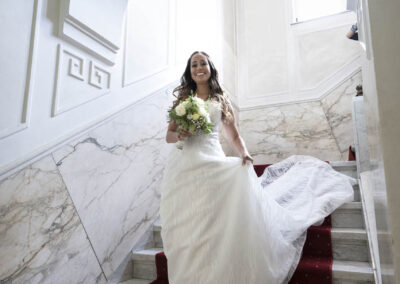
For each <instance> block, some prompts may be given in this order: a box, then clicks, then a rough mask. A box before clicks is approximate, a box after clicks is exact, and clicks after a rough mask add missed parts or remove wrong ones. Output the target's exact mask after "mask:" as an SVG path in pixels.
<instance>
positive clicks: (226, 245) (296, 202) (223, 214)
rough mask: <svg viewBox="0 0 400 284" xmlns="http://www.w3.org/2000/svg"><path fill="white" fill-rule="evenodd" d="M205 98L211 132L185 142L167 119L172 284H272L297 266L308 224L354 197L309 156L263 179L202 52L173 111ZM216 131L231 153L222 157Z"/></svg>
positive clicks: (347, 183)
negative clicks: (190, 100) (193, 99)
mask: <svg viewBox="0 0 400 284" xmlns="http://www.w3.org/2000/svg"><path fill="white" fill-rule="evenodd" d="M191 90H192V91H193V92H194V93H195V95H196V96H197V97H198V98H201V99H203V100H205V101H206V104H208V110H209V112H210V117H211V120H212V121H213V123H214V125H215V126H214V129H213V131H212V133H210V134H199V135H195V136H192V135H191V134H190V133H189V132H187V131H184V130H180V129H179V131H178V125H176V124H175V123H174V122H173V121H170V122H169V126H168V131H167V135H166V141H167V142H168V143H176V142H178V141H183V148H182V149H178V148H176V147H174V148H173V149H172V150H171V152H170V154H169V156H168V159H167V166H166V169H165V172H164V179H163V182H162V191H161V208H160V218H161V223H162V230H161V237H162V240H163V245H164V253H165V256H166V257H167V260H168V277H169V282H170V283H171V284H188V283H190V284H208V283H210V284H211V283H212V284H215V283H219V284H221V283H225V284H253V283H254V284H255V283H257V284H258V283H268V284H275V283H276V284H280V283H287V282H288V281H289V280H290V277H291V276H292V274H293V272H294V271H295V269H296V267H297V264H298V262H299V259H300V256H301V252H302V248H303V245H304V241H305V237H306V231H307V228H308V227H309V226H311V225H313V224H320V223H321V221H322V220H323V219H324V217H326V216H327V215H329V214H331V213H332V212H333V211H334V210H335V209H336V208H337V207H339V206H340V205H342V204H343V203H345V202H349V201H352V200H353V194H354V193H353V188H352V184H354V183H355V180H354V179H352V178H350V177H347V176H345V175H343V174H340V173H338V172H336V171H334V170H333V169H332V168H331V166H330V165H329V164H327V163H325V162H323V161H320V160H318V159H316V158H313V157H309V156H291V157H289V158H287V159H285V160H283V161H281V162H279V163H277V164H274V165H272V166H270V167H268V168H267V169H266V170H265V171H264V173H263V175H262V176H261V177H257V175H256V173H255V171H254V168H253V165H252V163H253V158H252V157H251V155H250V154H249V152H248V151H247V149H246V146H245V143H244V141H243V139H242V138H241V137H240V135H239V133H238V129H237V128H236V123H235V116H234V113H233V110H232V106H231V104H230V101H229V98H228V97H227V96H226V95H225V94H224V93H223V91H222V89H221V87H220V84H219V82H218V72H217V70H216V69H215V67H214V64H213V63H212V61H211V60H210V57H209V56H208V55H207V54H206V53H205V52H199V51H196V52H194V53H193V54H192V55H191V56H190V58H189V59H188V61H187V66H186V69H185V72H184V74H183V76H182V78H181V84H180V86H178V87H177V88H176V89H175V90H174V93H177V100H176V101H174V103H173V105H172V108H175V107H176V106H177V104H178V103H179V102H180V101H182V100H184V99H185V98H187V97H188V95H190V92H191ZM221 126H222V127H223V128H224V130H225V132H226V133H227V136H228V137H229V140H230V142H231V143H232V145H234V147H235V148H236V150H237V152H238V154H239V155H240V158H239V157H227V156H225V153H224V152H223V150H222V147H221V144H220V142H219V138H218V130H219V128H220V127H221Z"/></svg>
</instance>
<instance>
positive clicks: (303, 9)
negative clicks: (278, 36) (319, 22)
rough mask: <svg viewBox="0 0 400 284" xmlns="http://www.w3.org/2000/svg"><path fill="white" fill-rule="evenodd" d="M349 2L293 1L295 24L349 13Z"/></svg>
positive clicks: (323, 0) (336, 0)
mask: <svg viewBox="0 0 400 284" xmlns="http://www.w3.org/2000/svg"><path fill="white" fill-rule="evenodd" d="M347 2H348V1H347V0H292V4H293V22H294V23H298V22H304V21H307V20H311V19H316V18H321V17H324V16H329V15H333V14H337V13H341V12H344V11H347ZM349 2H352V1H349Z"/></svg>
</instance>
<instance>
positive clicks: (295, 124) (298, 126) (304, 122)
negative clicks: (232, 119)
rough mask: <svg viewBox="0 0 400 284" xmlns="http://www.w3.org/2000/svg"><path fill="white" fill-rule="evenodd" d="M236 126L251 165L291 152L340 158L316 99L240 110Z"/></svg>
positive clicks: (318, 156) (275, 159)
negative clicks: (252, 158) (244, 144)
mask: <svg viewBox="0 0 400 284" xmlns="http://www.w3.org/2000/svg"><path fill="white" fill-rule="evenodd" d="M239 128H240V133H241V136H242V137H243V139H244V140H245V142H246V145H247V148H248V150H249V152H250V154H252V155H253V157H254V163H255V164H258V163H275V162H277V161H280V160H282V159H284V158H286V157H288V156H290V155H293V154H303V155H312V156H315V157H317V158H320V159H322V160H330V161H335V160H340V158H341V156H340V151H339V148H338V146H337V144H336V141H335V138H334V137H333V134H332V131H331V127H330V125H329V123H328V121H327V119H326V116H325V113H324V111H323V108H322V106H321V104H320V102H309V103H299V104H292V105H282V106H273V107H268V108H262V109H255V110H248V111H242V112H240V121H239Z"/></svg>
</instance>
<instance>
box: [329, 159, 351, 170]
mask: <svg viewBox="0 0 400 284" xmlns="http://www.w3.org/2000/svg"><path fill="white" fill-rule="evenodd" d="M329 164H330V165H331V166H332V167H333V168H354V169H355V170H357V162H356V161H333V162H329Z"/></svg>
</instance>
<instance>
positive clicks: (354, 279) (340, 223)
mask: <svg viewBox="0 0 400 284" xmlns="http://www.w3.org/2000/svg"><path fill="white" fill-rule="evenodd" d="M330 164H331V165H332V167H333V168H334V169H335V170H337V171H339V172H341V173H343V174H346V175H349V176H352V177H354V178H357V168H356V163H355V162H353V161H351V162H331V163H330ZM362 210H363V209H362V204H361V198H360V190H359V186H358V185H355V186H354V200H353V202H349V203H345V204H344V205H343V206H341V207H340V208H338V209H337V210H336V211H335V212H334V213H332V215H331V221H332V231H331V238H332V251H333V265H332V277H333V283H335V284H336V283H342V284H372V283H374V275H373V270H372V267H371V265H370V253H369V247H368V240H367V233H366V231H365V229H364V218H363V212H362ZM153 238H154V239H153V243H152V247H151V248H149V249H144V250H139V251H134V252H132V263H133V275H132V278H133V279H130V280H128V281H125V282H123V284H145V283H146V284H148V283H149V282H151V281H153V280H155V279H156V266H155V254H156V253H158V252H160V251H162V250H163V244H162V239H161V224H159V223H156V224H154V226H153ZM121 284H122V283H121ZM245 284H247V283H245ZM249 284H250V283H249ZM299 284H300V283H299ZM302 284H303V283H302ZM321 284H323V283H321Z"/></svg>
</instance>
